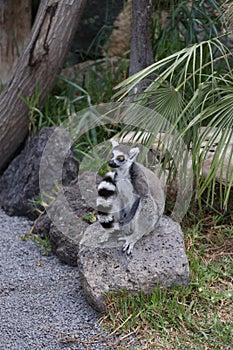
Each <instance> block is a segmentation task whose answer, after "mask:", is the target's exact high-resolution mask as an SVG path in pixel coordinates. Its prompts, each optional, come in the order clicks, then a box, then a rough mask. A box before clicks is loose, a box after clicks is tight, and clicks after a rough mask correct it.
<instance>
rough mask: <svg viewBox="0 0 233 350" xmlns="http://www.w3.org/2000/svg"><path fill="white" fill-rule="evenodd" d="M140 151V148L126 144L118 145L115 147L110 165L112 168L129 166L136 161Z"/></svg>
mask: <svg viewBox="0 0 233 350" xmlns="http://www.w3.org/2000/svg"><path fill="white" fill-rule="evenodd" d="M138 152H139V149H138V148H129V147H127V146H124V145H120V146H117V147H115V148H113V151H112V158H111V159H110V161H109V166H110V167H112V168H129V167H130V166H131V164H132V163H133V162H134V161H135V159H136V157H137V154H138Z"/></svg>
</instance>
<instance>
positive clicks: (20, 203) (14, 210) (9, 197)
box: [0, 127, 78, 219]
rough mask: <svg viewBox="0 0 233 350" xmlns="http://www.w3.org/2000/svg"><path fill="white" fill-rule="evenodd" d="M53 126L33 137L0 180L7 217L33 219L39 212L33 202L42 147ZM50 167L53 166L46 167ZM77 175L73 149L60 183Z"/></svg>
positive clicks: (36, 189)
mask: <svg viewBox="0 0 233 350" xmlns="http://www.w3.org/2000/svg"><path fill="white" fill-rule="evenodd" d="M55 128H56V127H51V128H49V127H45V128H43V129H42V130H41V131H40V132H39V133H38V134H37V135H36V136H34V137H32V138H31V139H30V140H29V141H28V143H27V144H26V146H25V147H24V149H23V150H22V152H21V153H20V154H19V155H18V156H17V157H16V158H14V159H13V161H12V162H11V163H10V165H9V166H8V168H7V169H6V171H5V172H4V173H3V175H2V176H1V178H0V205H1V207H2V208H3V209H4V210H5V211H6V213H7V214H8V215H16V216H27V217H29V218H30V219H35V218H36V217H37V216H38V213H37V212H36V211H35V207H34V205H33V204H32V200H36V199H38V196H39V193H40V190H39V169H40V161H41V156H42V153H43V151H44V148H45V145H46V143H47V141H48V139H49V137H50V136H51V135H52V133H53V132H54V130H55ZM48 167H50V168H52V167H53V164H48ZM77 173H78V163H77V161H76V160H75V155H74V152H73V151H72V150H69V152H68V153H67V156H66V159H65V162H64V166H63V174H62V181H63V185H68V184H69V183H70V182H71V181H72V180H73V179H74V178H75V177H76V176H77Z"/></svg>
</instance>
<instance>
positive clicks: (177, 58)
mask: <svg viewBox="0 0 233 350" xmlns="http://www.w3.org/2000/svg"><path fill="white" fill-rule="evenodd" d="M150 76H153V77H155V78H153V80H152V81H151V83H150V85H149V86H148V87H147V88H146V89H145V91H144V92H143V93H141V94H138V96H137V102H138V103H139V104H142V105H144V106H149V107H153V108H154V109H155V110H156V112H157V113H159V114H160V115H162V116H163V118H164V119H165V120H168V121H169V123H170V127H169V128H168V129H167V130H166V131H165V132H166V134H167V140H169V138H170V137H171V136H172V137H174V139H175V141H174V142H173V146H174V149H175V148H177V144H178V143H179V140H181V139H183V140H185V142H186V144H187V146H188V147H189V148H190V149H191V151H192V159H193V171H194V175H195V179H196V184H195V185H196V190H197V194H198V196H199V197H200V196H202V194H203V193H204V192H205V190H206V189H208V191H209V194H208V197H207V202H208V203H210V204H211V205H212V204H213V202H214V198H215V197H214V193H215V189H216V174H217V172H218V176H219V183H220V187H219V189H220V191H219V195H220V203H221V208H227V205H228V202H229V198H230V192H231V187H232V184H233V172H232V159H233V148H232V146H231V145H232V140H233V129H232V113H233V110H232V103H231V101H232V97H233V79H232V78H233V74H232V70H231V52H230V50H229V49H228V48H227V47H226V46H225V45H224V44H223V42H222V40H221V37H216V38H213V39H210V40H207V41H204V42H200V43H196V44H194V45H192V46H189V47H187V48H184V49H182V50H181V51H179V52H176V53H174V54H172V55H171V56H168V57H166V58H163V59H162V60H160V61H158V62H156V63H154V64H152V65H151V66H149V67H147V68H145V69H144V70H142V71H141V72H138V73H137V74H135V75H134V76H132V77H130V78H128V79H127V80H125V81H123V82H122V83H121V84H119V85H118V86H117V87H118V88H119V89H120V90H119V91H118V92H117V93H116V95H115V97H118V98H119V99H120V100H123V98H125V97H126V96H127V95H128V94H129V93H130V92H131V91H132V90H133V88H134V87H135V86H136V85H137V84H138V83H139V82H141V81H143V80H144V79H148V78H149V77H150ZM137 118H138V121H137ZM137 123H138V125H140V127H141V129H144V130H148V126H147V124H148V120H145V123H144V124H145V125H143V122H142V121H141V116H135V124H137ZM157 124H158V120H157V119H156V118H154V121H153V120H151V125H150V129H149V130H150V131H154V133H155V134H156V133H157V132H156V131H158V125H157ZM201 126H205V127H206V128H205V129H200V127H201ZM200 131H202V132H201V133H200ZM150 141H151V140H150ZM177 142H178V143H177ZM203 143H204V146H203ZM213 147H214V150H215V153H214V157H213V161H212V163H211V165H210V169H209V172H208V174H206V177H205V178H201V177H200V173H201V169H202V168H203V163H204V162H205V160H206V157H207V155H209V153H208V152H209V151H210V150H212V149H213Z"/></svg>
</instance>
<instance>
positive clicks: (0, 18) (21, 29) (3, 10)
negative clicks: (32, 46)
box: [0, 0, 31, 85]
mask: <svg viewBox="0 0 233 350" xmlns="http://www.w3.org/2000/svg"><path fill="white" fill-rule="evenodd" d="M30 32H31V0H26V1H25V0H18V1H17V6H15V1H14V0H0V33H1V35H0V84H1V85H5V84H6V83H7V82H8V81H9V79H10V77H11V75H12V73H13V71H14V69H15V65H16V63H17V61H18V58H19V56H20V54H21V53H22V51H23V48H24V45H25V43H26V41H27V40H28V38H29V35H30Z"/></svg>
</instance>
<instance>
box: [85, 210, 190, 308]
mask: <svg viewBox="0 0 233 350" xmlns="http://www.w3.org/2000/svg"><path fill="white" fill-rule="evenodd" d="M103 234H104V230H103V228H102V227H101V226H100V224H99V223H98V222H97V223H94V224H92V225H90V226H89V227H88V228H87V230H86V231H85V234H84V236H83V238H82V240H81V242H80V248H79V254H78V266H79V271H80V276H81V283H82V287H83V290H84V293H85V295H86V298H87V300H88V302H89V303H90V305H92V306H93V307H94V308H95V309H96V310H98V311H101V312H102V311H104V310H105V307H106V301H105V294H106V292H110V291H113V292H117V291H121V290H126V291H127V293H128V294H134V293H135V292H140V291H142V292H143V293H145V294H147V293H150V292H153V290H155V289H156V288H157V286H160V287H161V288H170V287H172V286H174V285H183V286H188V284H189V265H188V260H187V257H186V254H185V247H184V240H183V233H182V231H181V228H180V225H179V224H178V223H176V222H175V221H173V220H172V219H171V218H169V217H167V216H163V217H162V218H161V220H160V224H159V226H158V227H157V228H156V229H155V230H154V232H152V233H151V234H150V235H148V236H146V237H143V238H142V239H141V240H140V241H139V242H137V243H136V245H135V247H134V250H133V253H132V255H130V256H127V255H126V254H125V253H123V252H122V242H119V241H118V236H117V235H114V237H111V239H110V240H109V241H108V242H105V243H104V244H101V243H100V240H101V237H102V235H103Z"/></svg>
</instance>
